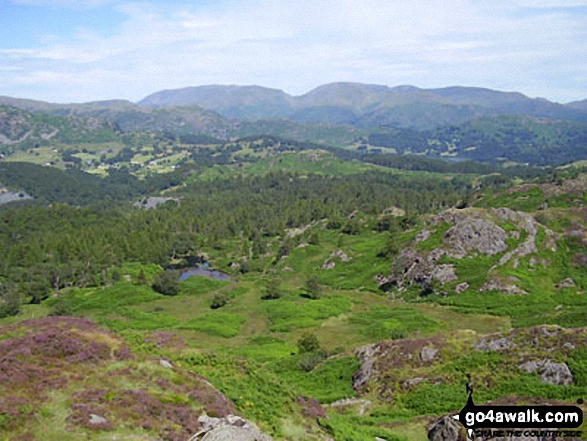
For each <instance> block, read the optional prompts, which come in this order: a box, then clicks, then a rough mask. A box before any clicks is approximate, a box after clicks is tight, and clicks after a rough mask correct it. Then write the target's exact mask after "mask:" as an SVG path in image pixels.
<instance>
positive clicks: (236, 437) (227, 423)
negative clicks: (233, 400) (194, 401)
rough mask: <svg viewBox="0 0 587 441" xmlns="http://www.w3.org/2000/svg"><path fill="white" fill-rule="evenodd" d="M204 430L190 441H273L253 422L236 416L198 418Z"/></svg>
mask: <svg viewBox="0 0 587 441" xmlns="http://www.w3.org/2000/svg"><path fill="white" fill-rule="evenodd" d="M198 421H200V423H201V425H202V430H200V431H199V432H198V433H196V434H195V435H194V436H192V437H191V438H190V439H189V441H272V438H271V437H270V436H269V435H266V434H264V433H263V432H261V431H260V430H259V428H258V427H257V426H255V425H254V424H253V423H252V422H250V421H248V420H246V419H244V418H242V417H239V416H235V415H228V416H226V417H224V418H213V417H209V416H207V415H201V416H200V417H199V418H198Z"/></svg>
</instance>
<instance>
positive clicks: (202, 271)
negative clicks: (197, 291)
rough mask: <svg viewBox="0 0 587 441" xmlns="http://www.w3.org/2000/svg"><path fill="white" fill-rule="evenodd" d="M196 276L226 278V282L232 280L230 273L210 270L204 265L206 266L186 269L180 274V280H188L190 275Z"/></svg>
mask: <svg viewBox="0 0 587 441" xmlns="http://www.w3.org/2000/svg"><path fill="white" fill-rule="evenodd" d="M206 266H207V265H206ZM194 276H201V277H211V278H212V279H216V280H224V281H226V282H231V281H232V279H231V278H230V276H229V275H228V274H224V273H221V272H220V271H216V270H210V269H208V268H206V267H204V268H190V269H187V270H185V271H184V272H182V273H181V275H180V276H179V281H180V282H183V281H184V280H187V279H189V278H190V277H194Z"/></svg>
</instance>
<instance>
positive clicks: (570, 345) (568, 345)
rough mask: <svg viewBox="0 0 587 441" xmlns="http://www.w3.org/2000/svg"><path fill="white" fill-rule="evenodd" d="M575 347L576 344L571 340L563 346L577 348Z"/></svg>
mask: <svg viewBox="0 0 587 441" xmlns="http://www.w3.org/2000/svg"><path fill="white" fill-rule="evenodd" d="M575 347H576V346H575V345H574V344H573V343H571V342H570V341H568V342H566V343H565V344H564V345H563V348H566V349H575Z"/></svg>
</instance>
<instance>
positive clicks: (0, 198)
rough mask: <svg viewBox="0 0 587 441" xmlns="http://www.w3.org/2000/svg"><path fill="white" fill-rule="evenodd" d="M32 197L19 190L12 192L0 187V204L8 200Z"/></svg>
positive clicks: (6, 202)
mask: <svg viewBox="0 0 587 441" xmlns="http://www.w3.org/2000/svg"><path fill="white" fill-rule="evenodd" d="M32 198H33V197H32V196H31V195H29V194H27V193H25V192H23V191H21V192H14V191H8V190H5V189H0V205H2V204H8V203H9V202H16V201H26V200H27V199H32Z"/></svg>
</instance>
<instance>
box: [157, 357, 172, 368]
mask: <svg viewBox="0 0 587 441" xmlns="http://www.w3.org/2000/svg"><path fill="white" fill-rule="evenodd" d="M159 366H161V367H164V368H166V369H171V368H173V365H172V364H171V363H170V362H169V361H167V360H165V359H164V358H162V359H161V360H159Z"/></svg>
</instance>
